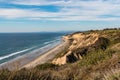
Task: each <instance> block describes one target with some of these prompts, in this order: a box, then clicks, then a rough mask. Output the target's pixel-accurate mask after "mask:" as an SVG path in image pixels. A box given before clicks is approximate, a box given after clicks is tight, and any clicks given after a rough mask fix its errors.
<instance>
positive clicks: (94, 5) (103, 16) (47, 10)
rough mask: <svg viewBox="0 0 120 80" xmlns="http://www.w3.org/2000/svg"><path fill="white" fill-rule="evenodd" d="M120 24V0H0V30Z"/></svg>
mask: <svg viewBox="0 0 120 80" xmlns="http://www.w3.org/2000/svg"><path fill="white" fill-rule="evenodd" d="M108 27H109V28H111V27H120V0H0V32H39V31H69V30H70V31H80V30H90V29H103V28H108Z"/></svg>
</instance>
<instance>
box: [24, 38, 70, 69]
mask: <svg viewBox="0 0 120 80" xmlns="http://www.w3.org/2000/svg"><path fill="white" fill-rule="evenodd" d="M68 43H69V41H67V40H65V41H64V42H62V43H61V44H59V45H58V46H56V47H54V48H53V49H51V50H49V51H48V52H46V53H44V54H43V55H41V56H39V57H38V58H36V59H35V60H33V61H31V62H30V63H28V64H26V65H24V66H23V67H22V68H33V67H35V66H37V65H39V64H43V63H45V62H47V61H49V60H51V59H53V58H54V57H55V55H57V54H58V53H60V52H61V51H63V50H64V48H65V47H66V46H68Z"/></svg>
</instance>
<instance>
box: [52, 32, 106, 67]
mask: <svg viewBox="0 0 120 80" xmlns="http://www.w3.org/2000/svg"><path fill="white" fill-rule="evenodd" d="M63 39H64V40H68V41H70V46H69V47H68V49H67V51H66V53H65V54H64V55H63V56H60V57H57V58H55V59H54V60H53V61H52V63H53V64H57V65H62V64H66V63H72V62H75V61H77V60H80V59H82V56H83V55H85V54H86V53H88V52H89V51H91V50H94V49H95V48H98V47H99V48H100V46H102V45H103V44H106V43H107V42H108V40H107V39H106V38H105V37H102V36H99V34H98V33H94V32H93V33H88V34H85V33H75V34H71V35H67V36H64V37H63ZM101 48H105V46H103V47H101Z"/></svg>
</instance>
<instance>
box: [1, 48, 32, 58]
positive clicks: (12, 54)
mask: <svg viewBox="0 0 120 80" xmlns="http://www.w3.org/2000/svg"><path fill="white" fill-rule="evenodd" d="M30 49H33V47H32V48H29V49H25V50H22V51H18V52H14V53H11V54H9V55H6V56H3V57H0V60H3V59H5V58H9V57H11V56H14V55H17V54H20V53H23V52H26V51H28V50H30Z"/></svg>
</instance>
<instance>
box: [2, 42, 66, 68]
mask: <svg viewBox="0 0 120 80" xmlns="http://www.w3.org/2000/svg"><path fill="white" fill-rule="evenodd" d="M66 46H68V41H63V42H61V43H60V44H57V45H56V46H55V47H53V48H51V49H48V50H46V49H45V50H43V52H40V51H39V50H38V51H37V52H36V51H35V52H32V53H29V54H27V55H25V56H21V57H19V58H17V59H14V60H12V61H9V62H6V63H4V64H1V65H0V69H3V68H4V69H6V68H7V69H9V70H16V69H21V68H33V67H35V66H36V65H38V64H43V63H45V62H47V61H49V60H51V59H52V58H54V57H55V55H56V54H58V53H60V52H61V51H62V50H64V48H65V47H66Z"/></svg>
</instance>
